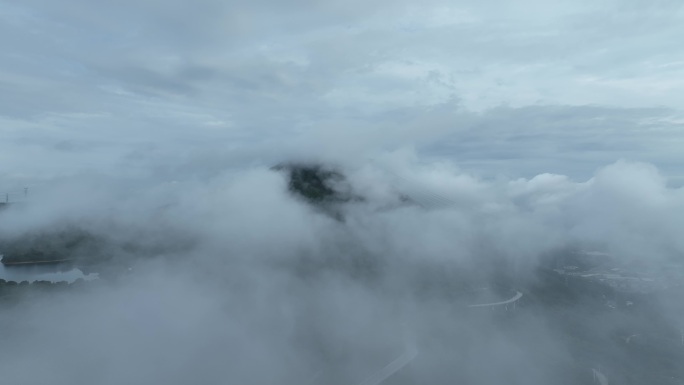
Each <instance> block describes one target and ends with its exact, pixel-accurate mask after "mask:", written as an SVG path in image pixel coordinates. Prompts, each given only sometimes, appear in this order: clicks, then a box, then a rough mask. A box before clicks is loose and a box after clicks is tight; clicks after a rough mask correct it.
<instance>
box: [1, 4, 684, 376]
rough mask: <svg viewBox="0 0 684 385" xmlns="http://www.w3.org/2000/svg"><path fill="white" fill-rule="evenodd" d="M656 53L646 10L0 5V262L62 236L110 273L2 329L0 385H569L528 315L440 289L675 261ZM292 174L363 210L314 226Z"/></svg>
mask: <svg viewBox="0 0 684 385" xmlns="http://www.w3.org/2000/svg"><path fill="white" fill-rule="evenodd" d="M680 36H684V10H682V7H681V5H680V2H677V1H662V0H660V1H640V0H630V1H598V2H597V1H559V2H544V1H535V0H523V1H520V2H515V5H513V3H511V2H504V1H486V2H482V1H439V0H427V1H421V2H414V1H383V0H381V1H374V2H367V1H366V2H361V1H336V0H335V1H326V2H312V1H291V2H277V1H249V2H248V1H241V0H237V1H214V0H200V1H195V2H190V1H181V0H171V1H155V0H147V1H130V0H125V1H118V2H93V1H85V0H67V1H61V2H54V1H42V0H25V1H21V2H14V1H3V0H0V43H1V44H0V47H2V52H0V55H2V60H0V192H4V191H8V192H12V193H13V195H12V197H13V199H14V197H17V198H16V199H22V200H24V201H25V202H24V203H23V204H17V205H14V206H11V207H9V208H5V209H3V210H2V211H0V241H1V240H16V239H22V237H25V236H27V235H32V234H41V233H46V232H50V231H57V230H60V229H71V228H74V227H77V228H79V229H85V230H87V231H88V232H89V233H91V234H94V235H96V236H97V237H98V239H102V240H103V241H102V247H101V248H100V249H98V251H97V253H98V255H95V256H94V257H99V256H100V254H101V255H102V256H107V257H108V258H110V260H109V263H110V264H112V265H114V266H116V267H117V269H119V270H121V271H120V272H117V273H116V274H114V275H113V278H111V279H101V280H97V281H91V282H88V283H84V284H82V285H81V286H79V287H78V288H75V289H74V290H68V291H63V292H62V291H60V292H55V293H44V294H33V295H27V296H26V297H22V298H20V299H19V300H17V301H12V302H11V303H9V302H8V303H7V304H5V305H3V307H2V308H0V341H1V342H2V346H3V349H2V350H1V351H0V383H3V384H5V383H6V384H10V385H13V384H55V385H73V384H84V385H85V384H112V385H114V384H117V385H118V384H178V385H180V384H190V383H196V384H328V385H335V384H349V385H352V384H364V383H365V384H373V385H377V384H378V383H377V381H376V383H374V382H373V381H374V378H376V377H378V376H380V374H378V373H379V372H381V371H382V369H383V368H384V367H387V365H388V364H390V363H391V362H393V361H394V360H397V359H399V360H401V359H402V357H404V358H405V357H410V358H413V357H414V356H415V362H412V363H410V364H409V365H408V366H407V368H406V369H402V372H401V376H399V377H396V378H394V381H395V382H394V383H406V384H409V383H420V384H431V383H434V384H448V383H454V382H457V383H472V384H504V383H505V384H533V385H537V384H539V385H542V384H553V383H558V384H562V383H572V382H571V381H570V380H568V379H567V378H566V377H565V375H566V374H565V372H564V371H563V370H562V369H561V368H563V367H567V366H572V365H575V362H576V360H577V357H575V356H574V355H573V353H572V352H571V349H570V348H569V345H570V343H569V342H568V340H567V339H566V338H565V337H563V336H562V335H561V334H560V333H559V332H558V330H557V329H558V328H557V327H556V325H555V324H554V323H553V322H552V318H551V317H550V316H549V315H548V314H547V313H546V312H545V311H544V310H540V309H539V308H533V307H530V308H529V309H528V310H527V311H524V310H522V311H518V312H517V313H516V315H515V317H510V319H509V318H504V320H503V321H502V318H501V317H500V316H499V313H495V312H494V311H489V310H487V311H484V312H480V311H473V310H472V308H468V306H469V305H472V304H473V303H477V300H476V299H474V300H472V301H471V300H470V299H469V298H471V297H468V298H462V297H459V295H458V294H454V293H457V292H458V291H459V290H460V289H462V288H461V287H460V286H459V282H458V279H459V277H461V278H464V279H465V278H467V279H468V280H469V281H473V282H478V287H477V288H478V289H479V288H480V287H479V283H481V287H482V288H485V287H489V286H493V285H497V284H498V282H497V280H498V279H499V277H500V275H501V271H505V273H506V276H507V279H510V280H511V283H510V285H511V287H512V288H513V289H516V290H518V289H520V290H523V291H524V288H528V287H532V286H534V285H536V284H537V283H538V281H539V277H538V273H537V272H538V269H539V267H540V266H541V265H542V264H543V258H544V256H546V255H548V254H549V253H550V252H553V251H554V250H562V249H564V248H567V247H570V246H572V247H580V248H582V249H586V250H590V251H600V252H601V253H605V254H608V255H611V256H613V257H614V258H616V259H617V260H619V261H620V263H625V264H627V263H631V264H637V265H638V266H640V268H642V269H643V270H644V271H652V270H657V269H660V268H661V267H662V266H665V265H668V264H673V263H680V264H681V262H682V257H683V256H684V238H682V236H681V233H682V229H684V188H682V187H680V186H681V185H682V184H684V173H683V172H682V171H681V170H682V168H681V164H682V162H683V161H684V155H682V154H684V151H682V149H684V131H682V130H683V129H684V110H683V108H684V107H682V106H683V105H684V83H683V81H682V79H684V46H683V45H682V44H681V43H680V40H681V39H680V38H679V37H680ZM288 160H295V161H306V162H323V163H326V164H330V165H333V166H334V167H337V168H338V169H339V170H341V171H342V172H343V173H344V174H345V175H346V177H347V181H346V182H345V183H348V185H345V186H342V187H344V188H347V189H349V190H350V191H351V192H352V193H354V194H356V195H358V196H361V197H363V199H360V200H358V201H351V202H348V203H346V204H341V205H339V207H336V210H338V211H339V212H338V213H337V214H339V215H338V216H335V215H329V213H328V212H326V211H325V210H321V209H320V208H317V207H314V206H313V205H311V204H309V203H307V202H305V201H304V200H303V199H301V198H298V197H297V196H295V195H293V194H292V193H291V192H290V191H288V180H287V176H286V175H285V173H282V172H275V171H273V170H271V166H273V165H275V164H277V163H279V162H282V161H288ZM27 186H28V187H29V195H28V197H23V196H22V193H23V188H24V187H27ZM338 187H339V186H338ZM15 192H16V193H15ZM426 197H427V198H426ZM436 197H439V199H438V198H436ZM428 198H429V199H431V200H432V203H434V201H436V200H438V201H440V202H441V203H442V204H423V202H421V199H428ZM407 202H408V203H407ZM129 245H135V246H136V247H134V248H131V247H129ZM119 270H117V271H119ZM103 276H104V275H103ZM469 289H472V287H471V288H469ZM525 294H526V295H527V294H528V291H525ZM476 297H477V296H476V295H474V296H473V297H472V298H476ZM473 301H474V302H473ZM485 302H486V301H485ZM653 306H654V312H655V313H654V314H655V315H654V317H656V316H657V318H658V319H662V320H663V322H664V323H665V324H666V325H667V326H668V327H672V328H675V329H676V328H681V327H684V322H683V321H682V320H683V319H684V314H682V311H681V309H675V308H672V307H669V306H668V305H666V304H664V302H663V304H661V303H659V302H658V303H655V304H654V305H653ZM469 309H470V310H469ZM577 312H578V313H580V314H581V315H582V316H583V317H584V316H586V317H587V318H591V317H593V316H595V315H592V313H591V312H588V311H586V312H585V311H583V310H582V309H578V310H577ZM595 317H596V319H595V323H596V325H598V326H599V327H600V329H601V330H602V331H605V333H606V334H610V333H611V332H612V329H611V328H612V327H613V325H615V324H616V323H618V322H616V321H615V319H613V318H610V317H604V316H595ZM616 346H617V345H616ZM608 349H612V347H609V348H608ZM615 351H616V352H617V351H618V348H617V347H615ZM617 354H618V353H616V355H617ZM397 362H398V361H397ZM585 364H586V369H587V371H589V370H590V369H592V368H593V367H592V366H591V365H593V363H592V361H591V360H590V359H587V362H586V363H585V362H584V361H582V365H585ZM596 369H597V370H601V368H599V367H597V368H596ZM588 373H589V372H588ZM374 376H375V377H374ZM566 380H567V382H564V381H566ZM611 383H612V382H611ZM387 384H389V382H387Z"/></svg>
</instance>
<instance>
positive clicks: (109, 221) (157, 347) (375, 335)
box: [0, 154, 684, 384]
mask: <svg viewBox="0 0 684 385" xmlns="http://www.w3.org/2000/svg"><path fill="white" fill-rule="evenodd" d="M398 166H401V168H398ZM398 175H401V176H402V178H401V179H398V177H397V176H398ZM408 181H414V183H415V184H416V186H414V187H413V189H408V188H407V187H406V186H407V184H408ZM626 183H628V184H626ZM633 185H638V186H640V187H639V188H640V189H641V191H642V193H640V194H635V192H634V189H632V188H628V187H630V186H633ZM181 186H185V188H183V187H181ZM190 189H191V190H192V191H193V193H192V196H189V195H188V190H190ZM427 191H439V195H440V196H441V197H442V198H443V199H444V200H443V201H444V202H445V201H447V200H448V201H450V202H452V204H451V205H450V206H443V205H439V204H435V200H434V197H433V196H432V195H429V194H428V192H427ZM644 192H645V193H647V194H648V195H644ZM141 193H142V194H143V195H145V194H150V198H152V197H155V198H158V199H148V200H147V201H146V204H143V203H142V202H140V201H139V200H137V199H132V198H131V200H130V201H125V200H123V201H122V200H118V199H112V197H108V196H99V198H98V201H97V202H92V204H91V205H90V207H88V208H87V209H84V210H83V211H79V210H78V207H77V206H72V207H70V209H69V210H67V211H62V210H58V209H57V208H56V207H50V205H52V204H55V203H57V202H46V201H41V199H40V198H39V197H35V198H34V199H33V200H32V201H31V202H30V204H26V205H20V206H15V207H9V208H7V209H6V210H4V211H3V212H2V214H0V225H1V226H2V230H3V243H4V244H6V242H19V243H21V244H23V245H27V244H29V245H31V246H32V247H33V248H34V249H40V248H42V247H47V246H43V245H42V244H43V243H44V244H47V245H50V247H57V246H59V247H62V248H63V251H61V252H62V253H63V254H64V255H68V254H69V253H72V255H73V256H74V257H77V256H79V254H78V252H80V251H83V250H87V251H88V253H86V254H82V255H81V256H80V257H79V258H76V259H77V261H75V262H74V263H76V264H77V265H83V266H86V265H87V266H88V269H90V270H89V271H91V270H92V271H101V272H102V276H101V278H100V279H98V280H95V281H90V282H85V283H81V284H80V285H79V286H74V287H73V288H68V290H67V289H61V290H55V289H50V288H49V287H48V288H47V289H46V288H45V285H43V286H40V287H36V286H35V284H33V285H28V286H11V287H7V286H2V288H1V290H2V292H3V293H5V294H4V295H3V303H5V306H4V310H3V321H2V322H3V325H4V326H3V332H2V335H3V340H4V341H5V343H6V344H7V345H8V346H12V347H13V348H12V349H7V350H5V351H3V353H2V356H3V357H2V358H3V359H2V362H3V364H2V372H3V373H4V376H5V378H6V379H8V380H11V381H10V382H11V383H20V382H21V381H25V380H27V381H29V382H41V381H47V382H50V383H58V384H59V383H105V384H107V383H112V384H114V383H121V382H130V383H141V384H142V383H161V382H164V383H178V384H181V383H187V382H188V381H191V380H192V381H199V382H204V383H220V382H223V381H226V382H230V383H243V382H254V383H278V384H281V383H326V384H337V383H340V384H348V383H352V384H356V383H386V384H391V383H396V384H404V383H406V384H409V383H425V382H431V383H452V381H454V380H456V381H463V382H467V383H482V384H489V383H500V382H502V381H511V382H514V383H518V382H519V383H539V384H541V383H548V382H554V383H568V384H579V383H591V381H594V380H593V378H597V376H599V377H601V378H603V376H605V377H606V378H609V379H610V381H611V382H613V383H627V384H629V383H634V384H636V383H645V382H648V383H663V384H669V383H672V384H675V383H677V381H678V380H677V379H678V378H681V376H682V373H681V367H680V366H679V365H678V364H676V363H677V362H679V360H680V359H681V358H682V353H683V352H684V348H683V347H682V344H681V341H680V340H681V335H680V334H681V327H682V326H684V325H682V324H681V322H680V321H679V320H680V319H681V318H680V315H681V311H682V309H681V307H679V305H677V304H678V301H677V300H676V298H679V295H681V274H684V269H682V265H681V255H682V251H683V248H682V244H681V241H680V240H679V237H678V229H679V228H681V227H680V226H681V223H680V222H681V218H682V217H681V215H679V214H680V213H681V212H682V208H683V207H684V194H683V192H682V190H681V189H673V188H668V187H667V186H666V183H665V181H664V180H663V178H662V177H660V176H659V174H658V172H657V170H656V169H655V168H653V167H651V166H648V165H644V164H638V163H627V162H618V163H616V164H613V165H610V166H607V167H605V168H603V169H601V170H599V171H598V172H597V173H596V175H595V176H594V177H593V178H591V179H589V180H588V181H585V182H574V181H572V180H570V179H568V178H566V177H563V176H559V175H550V174H545V175H540V176H537V177H535V178H532V179H529V180H526V179H516V180H511V181H497V182H487V181H483V180H479V179H477V178H475V177H472V176H470V175H468V174H466V173H464V172H462V171H460V170H458V169H457V168H455V167H453V166H451V165H449V164H445V163H440V164H430V163H414V162H413V160H411V159H406V158H405V157H404V156H403V155H396V154H395V155H393V156H390V157H389V158H388V160H387V161H386V162H384V163H382V164H379V163H377V162H376V163H373V164H367V165H365V166H362V167H354V166H336V167H332V166H327V165H325V164H298V165H296V166H295V165H291V166H287V167H277V168H276V169H273V168H269V167H255V168H252V169H248V170H241V171H236V172H227V173H225V174H223V175H220V176H218V177H216V178H212V179H210V180H206V181H204V182H202V183H196V182H190V183H188V184H185V183H184V182H182V181H178V182H176V183H172V184H162V185H157V184H150V185H149V186H147V187H146V188H145V189H144V190H142V191H141ZM78 194H79V195H83V196H88V195H91V196H92V195H93V194H94V195H97V194H95V192H93V191H89V190H87V189H84V190H83V191H80V192H78ZM433 194H437V193H433ZM48 195H49V194H48ZM351 197H354V198H351ZM426 197H427V198H426ZM152 202H153V204H152V205H149V203H152ZM440 203H441V202H440ZM330 204H334V205H335V209H334V211H331V210H330V208H329V207H330V206H329V205H330ZM431 204H432V206H431ZM94 207H96V209H94ZM646 213H649V214H650V217H649V216H646ZM75 218H78V220H77V221H75ZM74 224H78V226H77V227H74ZM599 229H600V230H602V231H600V232H599ZM646 229H648V231H649V234H657V236H655V235H651V236H648V237H646V236H645V233H644V231H646ZM69 232H71V233H72V235H71V237H72V238H73V237H75V236H76V235H73V234H86V233H87V234H88V237H89V238H91V239H97V240H98V242H97V243H95V244H96V245H97V246H93V245H94V243H92V242H91V243H88V242H85V241H80V242H81V243H79V242H75V243H74V242H70V241H68V240H65V239H69V236H65V235H64V234H69ZM79 236H82V235H79ZM55 238H58V239H62V240H63V241H62V243H59V244H58V245H57V244H56V243H55V241H54V239H55ZM83 242H85V243H83ZM81 244H83V245H86V244H87V245H89V247H90V248H89V249H83V248H82V247H81V246H80V245H81ZM56 245H57V246H56ZM50 250H53V251H54V249H50ZM3 252H5V253H6V255H11V254H9V253H8V252H6V251H5V250H3ZM93 264H95V265H94V266H93ZM116 264H119V268H117V269H112V267H111V266H112V265H116ZM122 264H123V265H122ZM29 367H40V368H45V369H44V370H33V371H31V370H27V368H29ZM383 373H384V374H383ZM385 377H386V378H385ZM306 381H308V382H306ZM364 381H366V382H364ZM378 381H381V382H378ZM597 381H598V380H597Z"/></svg>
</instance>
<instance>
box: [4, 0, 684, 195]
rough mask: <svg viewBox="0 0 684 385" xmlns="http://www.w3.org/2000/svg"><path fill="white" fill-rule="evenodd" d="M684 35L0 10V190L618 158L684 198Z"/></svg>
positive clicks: (613, 1) (624, 4) (383, 20)
mask: <svg viewBox="0 0 684 385" xmlns="http://www.w3.org/2000/svg"><path fill="white" fill-rule="evenodd" d="M682 36H684V9H682V6H681V2H680V1H670V0H649V1H645V0H644V1H642V0H619V1H617V0H601V1H595V0H594V1H584V0H573V1H539V0H521V1H516V2H509V1H499V0H490V1H470V0H464V1H440V0H424V1H420V2H417V1H396V0H393V1H386V0H380V1H358V0H345V1H338V0H334V1H305V0H294V1H289V2H282V1H272V0H270V1H264V0H257V1H243V0H234V1H219V0H198V1H192V2H190V1H185V0H165V1H159V0H145V1H140V0H136V1H133V0H122V1H116V2H104V1H103V2H95V1H90V0H67V1H60V2H54V1H47V0H24V1H21V2H19V1H7V0H0V46H1V47H2V51H1V52H0V55H1V60H0V138H1V140H0V177H1V178H3V179H4V180H5V184H8V185H11V186H10V187H12V188H14V187H16V186H19V185H21V184H22V183H23V182H24V181H26V182H27V183H28V182H33V181H36V180H40V179H41V178H51V177H55V176H67V175H73V174H78V173H83V172H97V173H107V172H113V171H116V172H122V171H124V172H125V173H126V174H129V175H135V176H137V175H146V174H148V173H149V172H150V170H155V171H154V172H156V173H157V175H160V174H159V172H160V170H161V171H165V172H167V173H176V174H177V173H178V172H179V171H183V172H188V173H197V172H208V171H207V170H212V169H223V168H226V167H230V166H235V165H244V164H254V163H258V164H268V163H271V162H276V161H280V160H283V159H286V158H289V157H292V156H295V155H296V156H310V157H319V156H325V157H329V158H332V159H335V158H350V157H353V158H355V159H366V158H372V157H374V156H375V155H376V154H378V153H380V152H383V151H393V150H396V149H401V148H414V149H415V151H416V152H417V153H418V154H420V155H421V156H423V157H428V158H429V157H434V158H446V159H449V160H452V161H454V162H455V163H456V164H458V165H459V166H461V167H463V168H464V169H466V170H468V171H469V172H472V173H476V174H480V175H482V176H485V177H495V176H500V175H503V176H507V177H533V176H534V175H536V174H539V173H543V172H554V173H559V174H565V175H569V176H570V177H572V178H576V179H579V180H586V179H587V178H589V177H590V176H591V175H593V173H594V171H595V170H596V169H598V168H599V167H601V166H605V165H606V164H610V163H613V162H614V161H616V160H618V159H622V158H623V159H627V160H633V161H645V162H650V163H653V164H655V165H656V166H657V167H658V168H659V169H660V170H661V171H662V172H663V173H664V174H665V175H666V176H668V177H669V178H670V183H675V184H681V182H682V181H684V179H683V178H682V175H684V173H683V172H682V171H681V163H682V161H683V160H684V155H683V154H684V151H682V149H684V133H683V132H684V131H683V129H684V112H683V107H682V106H683V105H684V45H682V44H681V37H682ZM162 174H163V173H162ZM10 187H3V188H10Z"/></svg>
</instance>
